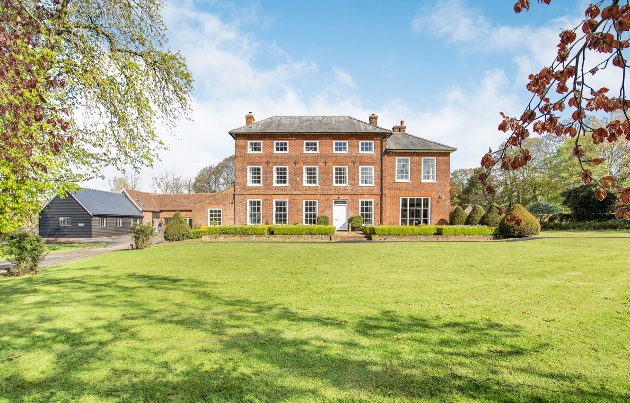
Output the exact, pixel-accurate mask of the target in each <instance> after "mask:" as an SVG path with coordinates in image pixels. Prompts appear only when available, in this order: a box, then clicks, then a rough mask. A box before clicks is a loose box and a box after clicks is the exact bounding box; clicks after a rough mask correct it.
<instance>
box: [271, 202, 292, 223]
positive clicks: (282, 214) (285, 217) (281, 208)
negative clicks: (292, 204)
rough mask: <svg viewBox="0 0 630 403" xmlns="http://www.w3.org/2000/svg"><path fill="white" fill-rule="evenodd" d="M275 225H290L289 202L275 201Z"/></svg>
mask: <svg viewBox="0 0 630 403" xmlns="http://www.w3.org/2000/svg"><path fill="white" fill-rule="evenodd" d="M273 223H274V224H288V223H289V202H288V200H274V201H273Z"/></svg>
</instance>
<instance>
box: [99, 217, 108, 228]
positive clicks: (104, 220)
mask: <svg viewBox="0 0 630 403" xmlns="http://www.w3.org/2000/svg"><path fill="white" fill-rule="evenodd" d="M99 221H100V222H99V224H100V225H101V227H107V217H100V220H99Z"/></svg>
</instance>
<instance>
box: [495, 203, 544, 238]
mask: <svg viewBox="0 0 630 403" xmlns="http://www.w3.org/2000/svg"><path fill="white" fill-rule="evenodd" d="M499 231H501V234H502V235H507V236H513V237H517V238H520V237H526V236H533V235H537V234H538V233H540V222H538V220H537V219H536V217H534V216H533V215H531V214H530V212H529V211H527V209H526V208H525V207H523V205H521V204H515V205H514V206H512V208H511V209H510V211H509V212H508V213H507V214H505V215H504V216H503V218H501V222H500V223H499Z"/></svg>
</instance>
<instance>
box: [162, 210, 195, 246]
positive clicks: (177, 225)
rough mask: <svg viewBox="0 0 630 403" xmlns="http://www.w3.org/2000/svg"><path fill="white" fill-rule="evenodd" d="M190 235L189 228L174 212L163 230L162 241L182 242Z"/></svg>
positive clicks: (180, 216)
mask: <svg viewBox="0 0 630 403" xmlns="http://www.w3.org/2000/svg"><path fill="white" fill-rule="evenodd" d="M191 235H192V233H191V229H190V226H189V225H188V223H187V222H186V221H184V219H183V218H182V215H181V214H180V213H179V211H178V212H176V213H175V214H174V215H173V218H171V219H170V220H169V221H168V224H166V227H165V228H164V239H165V240H167V241H183V240H185V239H188V238H190V237H191Z"/></svg>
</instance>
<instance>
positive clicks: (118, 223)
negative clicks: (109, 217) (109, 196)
mask: <svg viewBox="0 0 630 403" xmlns="http://www.w3.org/2000/svg"><path fill="white" fill-rule="evenodd" d="M116 226H117V227H118V228H120V227H122V226H123V219H122V218H116Z"/></svg>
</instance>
